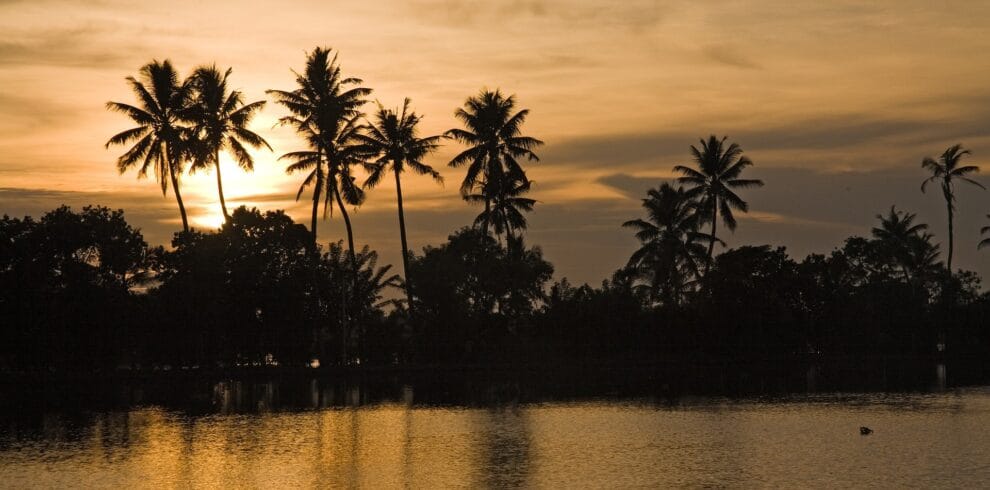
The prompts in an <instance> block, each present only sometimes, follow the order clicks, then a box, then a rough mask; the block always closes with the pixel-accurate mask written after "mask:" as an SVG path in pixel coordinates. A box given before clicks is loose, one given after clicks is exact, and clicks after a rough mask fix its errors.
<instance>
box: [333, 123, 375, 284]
mask: <svg viewBox="0 0 990 490" xmlns="http://www.w3.org/2000/svg"><path fill="white" fill-rule="evenodd" d="M360 116H361V114H358V115H355V116H353V117H351V118H349V119H347V120H345V121H344V122H343V125H342V126H341V127H340V129H339V130H338V131H337V132H336V137H334V138H333V139H331V140H329V141H326V142H325V146H324V151H325V152H326V157H327V179H326V194H325V195H326V197H325V201H324V203H323V213H324V217H326V215H327V212H328V211H329V213H330V214H331V215H332V214H333V201H331V199H333V200H334V201H336V203H337V208H338V209H339V210H340V215H341V216H343V218H344V227H345V229H346V231H347V247H348V251H349V252H350V256H351V259H353V260H355V270H357V265H356V264H357V262H356V260H357V259H356V256H355V251H354V230H353V228H351V217H350V215H349V214H348V213H347V206H346V205H347V204H350V205H352V206H359V205H361V204H362V203H363V202H364V197H365V193H364V190H363V189H361V186H359V185H358V184H357V183H356V182H355V178H354V176H353V175H352V174H351V169H352V168H353V167H354V166H355V165H359V164H363V163H365V161H366V158H367V151H366V149H365V147H364V146H363V145H362V144H361V143H360V141H359V140H358V139H357V136H358V135H359V134H361V131H363V129H364V127H363V126H360V125H358V124H357V120H358V117H360Z"/></svg>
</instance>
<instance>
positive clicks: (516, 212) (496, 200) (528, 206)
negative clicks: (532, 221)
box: [466, 178, 536, 243]
mask: <svg viewBox="0 0 990 490" xmlns="http://www.w3.org/2000/svg"><path fill="white" fill-rule="evenodd" d="M531 185H532V182H531V181H529V180H525V181H523V180H512V181H510V180H509V179H508V178H503V179H501V180H494V181H489V182H486V183H485V184H484V185H483V186H482V187H481V192H480V193H478V194H471V195H469V196H467V197H466V199H467V201H468V202H484V201H485V200H489V199H490V200H491V204H490V205H489V206H488V207H486V208H485V210H484V211H482V212H481V213H480V214H479V215H478V216H477V217H476V218H475V219H474V224H475V226H478V225H481V226H482V228H483V229H485V230H487V229H488V227H489V226H491V227H492V229H493V230H494V231H495V235H501V234H502V233H505V241H506V243H509V242H510V241H511V240H512V238H514V237H513V234H512V230H522V229H526V217H525V216H523V214H522V213H523V212H527V213H528V212H530V211H532V210H533V206H535V205H536V200H535V199H530V198H526V197H521V196H522V195H523V194H525V193H527V192H529V189H530V186H531Z"/></svg>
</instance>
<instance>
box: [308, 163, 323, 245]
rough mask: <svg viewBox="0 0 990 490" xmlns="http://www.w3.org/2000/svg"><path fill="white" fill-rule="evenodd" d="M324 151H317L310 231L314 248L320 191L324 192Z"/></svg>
mask: <svg viewBox="0 0 990 490" xmlns="http://www.w3.org/2000/svg"><path fill="white" fill-rule="evenodd" d="M322 162H323V151H322V149H321V148H317V150H316V169H314V170H313V171H314V172H316V188H315V189H314V190H313V218H312V220H311V221H310V224H309V229H310V231H312V232H313V247H314V249H315V248H316V243H317V241H316V219H317V217H318V216H319V213H320V191H322V190H323V166H322V165H321V164H322Z"/></svg>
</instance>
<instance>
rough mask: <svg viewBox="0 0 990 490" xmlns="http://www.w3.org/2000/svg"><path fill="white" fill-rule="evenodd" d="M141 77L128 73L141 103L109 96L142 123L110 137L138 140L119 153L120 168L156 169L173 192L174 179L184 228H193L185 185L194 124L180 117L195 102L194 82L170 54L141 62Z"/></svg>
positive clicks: (113, 105)
mask: <svg viewBox="0 0 990 490" xmlns="http://www.w3.org/2000/svg"><path fill="white" fill-rule="evenodd" d="M139 76H140V79H136V78H134V77H127V82H128V84H130V86H131V89H132V90H133V91H134V94H135V95H136V96H137V98H138V101H139V105H138V106H134V105H130V104H124V103H121V102H107V105H106V107H107V109H108V110H111V111H115V112H120V113H122V114H125V115H127V116H128V117H130V118H131V120H133V121H134V122H135V123H137V124H138V126H137V127H134V128H132V129H128V130H126V131H122V132H120V133H117V134H116V135H114V136H113V137H111V138H110V140H109V141H107V143H106V145H105V147H106V148H109V147H110V146H111V145H126V144H128V143H131V142H134V144H133V146H131V148H130V149H128V150H127V151H126V152H125V153H124V154H123V155H121V156H120V157H119V158H118V159H117V170H118V171H120V173H124V172H126V171H127V169H129V168H131V167H133V166H135V165H140V167H139V168H138V178H139V179H141V178H144V177H147V175H148V170H149V169H152V168H153V169H154V174H155V179H156V180H157V181H158V182H159V183H160V184H161V187H162V195H163V196H164V195H165V194H166V193H167V192H168V185H169V182H171V183H172V192H174V193H175V200H176V202H177V203H178V205H179V214H180V215H181V216H182V230H183V231H186V232H188V231H189V220H188V218H187V217H186V207H185V205H184V204H183V202H182V193H181V191H180V190H179V178H180V176H181V175H182V172H183V168H182V163H183V161H184V160H185V158H186V157H187V156H189V154H190V151H189V145H188V142H189V135H188V132H189V130H188V128H186V127H184V126H182V125H181V122H180V119H181V117H182V113H183V111H184V110H185V109H186V107H187V106H188V103H189V92H190V91H189V85H188V83H179V74H178V73H177V72H176V71H175V68H174V67H173V66H172V63H171V62H170V61H169V60H165V61H162V62H159V61H158V60H153V61H152V62H151V63H148V64H147V65H144V66H143V67H141V70H140V71H139Z"/></svg>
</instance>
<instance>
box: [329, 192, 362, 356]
mask: <svg viewBox="0 0 990 490" xmlns="http://www.w3.org/2000/svg"><path fill="white" fill-rule="evenodd" d="M330 178H334V177H330ZM339 187H340V186H337V185H335V186H333V197H334V199H336V201H337V206H339V207H340V214H341V215H342V216H343V217H344V227H346V228H347V249H348V254H349V255H350V262H351V293H352V294H355V293H357V278H358V270H357V257H356V256H355V255H354V233H353V231H352V230H351V218H350V216H348V215H347V208H345V207H344V200H343V199H341V198H340V188H339ZM349 299H350V298H344V300H343V305H342V306H343V308H342V309H341V316H342V317H343V321H342V322H341V326H342V327H343V328H342V329H343V335H342V336H341V337H342V342H341V346H340V350H341V352H340V355H341V359H342V360H343V362H344V363H345V364H346V363H347V362H348V356H347V350H348V349H347V347H348V346H347V342H348V340H350V338H351V325H350V318H349V317H348V316H347V306H348V301H349Z"/></svg>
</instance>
